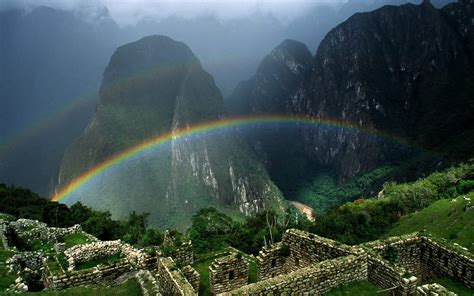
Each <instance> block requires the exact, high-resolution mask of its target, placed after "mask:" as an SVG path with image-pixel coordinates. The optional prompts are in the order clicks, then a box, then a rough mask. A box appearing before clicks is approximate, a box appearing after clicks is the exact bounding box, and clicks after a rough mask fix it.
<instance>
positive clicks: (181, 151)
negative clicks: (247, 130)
mask: <svg viewBox="0 0 474 296" xmlns="http://www.w3.org/2000/svg"><path fill="white" fill-rule="evenodd" d="M224 116H225V115H224V107H223V99H222V96H221V94H220V92H219V90H218V89H217V87H216V86H215V84H214V80H213V78H212V77H211V76H210V75H209V74H208V73H207V72H205V71H204V70H203V68H202V67H201V65H200V63H199V60H198V59H197V58H196V57H195V56H194V54H193V53H192V52H191V50H190V49H189V48H188V47H187V46H186V45H185V44H183V43H180V42H176V41H173V40H171V39H170V38H168V37H164V36H151V37H146V38H143V39H141V40H139V41H137V42H134V43H131V44H127V45H125V46H122V47H120V48H119V49H117V51H116V52H115V53H114V55H113V56H112V58H111V61H110V64H109V66H108V67H107V69H106V70H105V73H104V79H103V82H102V86H101V89H100V98H99V104H98V106H97V111H96V114H95V116H94V118H93V119H92V121H91V122H90V124H89V126H88V127H87V129H86V131H85V132H84V134H83V135H82V137H81V138H79V139H78V140H77V141H76V142H75V143H74V144H73V145H72V146H71V147H69V149H68V151H67V152H66V154H65V156H64V159H63V163H62V166H61V172H60V181H59V187H61V186H64V185H65V184H67V183H68V182H70V181H71V180H72V179H73V178H74V177H76V176H78V175H80V174H81V173H83V172H85V171H87V170H88V169H90V168H92V167H94V166H95V165H97V164H99V163H100V162H102V161H104V160H106V159H107V158H109V157H111V156H112V155H114V154H115V153H118V152H120V151H123V150H124V149H126V148H128V147H131V146H133V145H135V144H138V143H141V142H143V141H145V140H146V139H149V138H151V137H154V136H157V135H160V134H163V133H166V132H170V131H177V130H178V129H183V128H188V127H191V126H193V125H194V124H196V123H200V122H205V121H210V120H217V119H220V118H223V117H224ZM75 194H76V196H74V197H71V199H69V201H70V202H73V201H75V200H76V199H78V200H80V201H81V202H84V203H85V204H88V205H90V206H92V207H94V208H99V209H110V210H111V211H112V213H113V214H114V215H115V216H118V217H121V216H124V215H127V214H128V213H129V212H130V211H132V210H135V211H139V212H150V213H151V214H152V216H151V222H152V223H153V224H155V225H158V226H166V227H184V226H186V225H187V223H189V220H190V216H191V214H192V213H193V212H194V211H196V210H197V209H199V208H202V207H205V206H216V207H218V208H221V209H227V210H229V211H235V212H237V211H239V212H241V213H243V214H246V215H252V214H255V213H257V212H259V211H261V210H263V209H266V208H270V207H274V208H276V209H281V208H282V207H283V206H282V201H281V199H280V193H279V191H278V189H277V188H276V187H275V186H274V185H273V183H272V182H271V181H270V179H269V178H268V176H267V175H266V171H265V169H264V168H263V167H262V166H261V165H260V164H259V162H258V161H257V160H256V159H254V157H253V156H252V154H251V153H250V151H249V150H248V149H247V148H246V146H245V143H241V141H240V140H239V139H238V138H235V137H233V136H230V135H227V134H224V133H219V132H212V133H208V134H201V135H198V136H196V135H190V136H187V137H185V138H173V140H172V141H170V142H167V143H165V144H163V145H159V146H157V147H156V148H154V149H153V150H152V151H148V152H147V153H145V154H144V155H141V156H140V157H139V158H134V159H130V160H129V161H127V162H126V163H122V164H120V165H118V166H116V167H114V168H113V169H111V170H110V171H109V172H107V173H106V174H102V175H100V176H99V177H97V178H95V179H94V181H93V182H92V184H89V185H87V186H84V188H82V189H80V190H78V192H76V193H75Z"/></svg>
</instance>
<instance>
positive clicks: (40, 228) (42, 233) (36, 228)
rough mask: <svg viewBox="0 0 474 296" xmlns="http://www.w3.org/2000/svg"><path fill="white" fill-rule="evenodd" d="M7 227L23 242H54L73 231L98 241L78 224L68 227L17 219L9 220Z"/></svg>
mask: <svg viewBox="0 0 474 296" xmlns="http://www.w3.org/2000/svg"><path fill="white" fill-rule="evenodd" d="M8 227H9V229H10V230H11V231H13V232H14V234H15V235H16V237H18V238H19V239H21V240H23V241H25V242H29V241H32V240H35V239H38V240H42V241H46V242H50V243H51V244H54V243H57V242H58V241H60V240H61V239H63V238H64V237H65V236H66V235H69V234H74V233H82V234H84V235H85V236H87V238H88V239H89V240H90V241H98V239H97V238H96V237H94V236H93V235H90V234H88V233H86V232H84V231H82V228H81V226H80V225H79V224H76V225H74V226H71V227H68V228H60V227H48V225H47V224H46V223H43V222H39V221H37V220H30V219H18V220H16V221H13V222H10V223H9V224H8Z"/></svg>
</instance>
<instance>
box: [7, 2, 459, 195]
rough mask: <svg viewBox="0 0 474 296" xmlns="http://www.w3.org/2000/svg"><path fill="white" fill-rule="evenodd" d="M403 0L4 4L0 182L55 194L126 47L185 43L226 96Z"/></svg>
mask: <svg viewBox="0 0 474 296" xmlns="http://www.w3.org/2000/svg"><path fill="white" fill-rule="evenodd" d="M405 2H408V1H404V0H364V1H360V0H348V1H338V0H334V1H331V0H328V1H296V2H295V1H245V2H241V1H239V2H234V1H151V0H150V1H112V0H110V1H108V0H100V1H99V0H91V1H72V0H70V1H50V0H41V1H33V0H25V1H16V0H6V1H2V2H1V3H0V98H1V101H2V108H1V109H0V143H1V146H0V180H1V182H4V183H15V184H18V185H23V186H28V187H30V188H32V189H34V190H35V191H37V192H39V193H42V194H45V195H47V194H50V193H51V190H52V188H53V187H54V183H55V182H56V181H55V180H56V177H57V172H58V168H59V164H60V159H61V157H62V155H63V153H64V150H65V148H66V147H67V146H68V145H69V144H70V143H71V142H72V141H73V139H75V138H76V137H77V136H78V135H79V134H80V132H81V131H82V130H83V129H84V128H85V126H86V124H87V122H88V121H89V120H90V118H91V117H92V114H93V110H94V106H95V104H96V103H95V102H96V101H95V100H96V99H95V92H96V91H97V89H98V87H99V85H100V81H101V79H102V73H103V71H104V69H105V67H106V65H107V63H108V62H109V59H110V56H111V55H112V53H113V51H114V50H115V49H116V48H117V47H118V46H120V45H122V44H126V43H129V42H133V41H136V40H138V39H141V38H142V37H143V36H147V35H154V34H159V35H166V36H169V37H171V38H173V39H174V40H178V41H182V42H185V43H186V44H187V45H188V46H189V47H190V48H191V49H192V51H193V53H194V54H195V55H196V56H197V57H198V58H199V59H200V61H201V62H202V65H203V68H204V69H205V70H207V71H208V72H209V73H210V74H211V75H212V76H213V77H214V79H215V81H216V85H217V86H218V88H219V89H220V90H221V92H222V94H223V96H224V97H227V96H228V95H229V94H230V93H231V92H232V91H233V89H234V88H235V86H236V85H237V84H238V83H239V82H240V81H243V80H246V79H248V78H249V77H250V76H252V75H253V74H254V73H255V71H256V69H257V66H258V64H259V63H260V61H261V60H262V59H263V57H264V56H265V55H267V54H268V53H269V52H270V51H271V50H272V49H273V48H274V47H275V46H276V45H278V44H280V43H281V42H282V41H283V40H285V39H294V40H298V41H301V42H303V43H305V44H306V45H307V46H308V49H309V51H310V52H311V54H314V53H315V52H316V49H317V47H318V45H319V43H320V41H321V40H322V38H323V37H324V36H325V35H326V33H327V32H328V31H329V30H330V29H331V28H333V27H335V26H336V25H337V24H338V23H340V22H342V21H343V20H345V19H347V18H348V17H349V16H351V15H352V14H354V13H356V12H362V11H368V10H372V9H375V8H377V7H379V6H382V5H385V4H401V3H405ZM413 2H415V3H416V2H420V1H413ZM447 2H450V1H447V0H438V1H433V3H434V4H436V5H439V6H440V5H443V4H445V3H447ZM72 114H73V115H74V116H75V117H77V120H69V117H70V116H72Z"/></svg>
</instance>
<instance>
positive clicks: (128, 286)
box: [12, 278, 142, 296]
mask: <svg viewBox="0 0 474 296" xmlns="http://www.w3.org/2000/svg"><path fill="white" fill-rule="evenodd" d="M12 295H15V294H12ZM34 295H41V296H52V295H68V296H69V295H71V296H83V295H101V296H117V295H118V296H129V295H130V296H135V295H137V296H138V295H142V292H141V289H140V285H139V284H138V282H137V280H136V279H134V278H133V279H130V280H128V281H126V282H124V283H122V284H120V285H117V286H112V287H107V286H105V285H90V286H81V287H74V288H69V289H64V290H61V291H49V290H48V291H40V292H35V293H34Z"/></svg>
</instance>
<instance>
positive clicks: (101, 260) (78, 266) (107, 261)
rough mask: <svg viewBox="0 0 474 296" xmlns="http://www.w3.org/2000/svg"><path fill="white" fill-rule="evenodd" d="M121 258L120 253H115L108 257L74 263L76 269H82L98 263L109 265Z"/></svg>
mask: <svg viewBox="0 0 474 296" xmlns="http://www.w3.org/2000/svg"><path fill="white" fill-rule="evenodd" d="M121 259H122V254H121V253H117V254H115V255H112V256H109V257H104V258H99V259H95V260H91V261H87V262H81V263H78V264H76V270H82V269H88V268H92V267H96V266H97V265H99V264H105V265H110V264H114V263H117V262H119V261H120V260H121Z"/></svg>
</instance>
